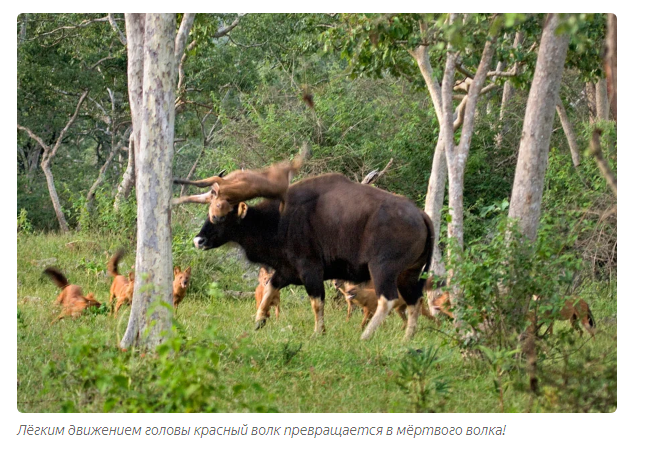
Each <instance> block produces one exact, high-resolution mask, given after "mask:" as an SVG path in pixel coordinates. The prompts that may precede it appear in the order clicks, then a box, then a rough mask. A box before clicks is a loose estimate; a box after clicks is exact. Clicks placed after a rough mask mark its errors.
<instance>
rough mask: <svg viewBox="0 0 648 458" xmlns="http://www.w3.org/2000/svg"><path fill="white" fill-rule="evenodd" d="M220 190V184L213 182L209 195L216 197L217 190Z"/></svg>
mask: <svg viewBox="0 0 648 458" xmlns="http://www.w3.org/2000/svg"><path fill="white" fill-rule="evenodd" d="M219 191H220V186H219V185H218V183H214V184H213V185H212V187H211V195H212V196H214V197H218V192H219Z"/></svg>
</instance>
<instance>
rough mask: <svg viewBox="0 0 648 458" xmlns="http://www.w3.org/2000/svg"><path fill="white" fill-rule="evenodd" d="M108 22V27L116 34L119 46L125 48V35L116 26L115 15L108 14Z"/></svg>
mask: <svg viewBox="0 0 648 458" xmlns="http://www.w3.org/2000/svg"><path fill="white" fill-rule="evenodd" d="M108 22H110V26H111V27H112V29H113V30H114V31H115V33H116V34H117V37H118V38H119V41H121V44H123V45H124V46H126V43H127V42H126V35H124V33H123V32H122V31H121V30H120V29H119V27H118V26H117V21H116V20H115V13H108Z"/></svg>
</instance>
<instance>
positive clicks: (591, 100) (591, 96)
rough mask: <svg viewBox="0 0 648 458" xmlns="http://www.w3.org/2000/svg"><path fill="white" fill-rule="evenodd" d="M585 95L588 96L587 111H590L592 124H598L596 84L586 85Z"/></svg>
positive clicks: (589, 83)
mask: <svg viewBox="0 0 648 458" xmlns="http://www.w3.org/2000/svg"><path fill="white" fill-rule="evenodd" d="M585 95H586V96H587V109H588V111H589V121H590V124H595V123H596V85H595V84H594V83H592V82H591V81H590V82H587V83H585Z"/></svg>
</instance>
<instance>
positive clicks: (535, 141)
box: [509, 14, 569, 240]
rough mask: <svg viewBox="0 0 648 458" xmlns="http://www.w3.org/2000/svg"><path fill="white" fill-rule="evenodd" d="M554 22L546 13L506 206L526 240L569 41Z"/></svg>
mask: <svg viewBox="0 0 648 458" xmlns="http://www.w3.org/2000/svg"><path fill="white" fill-rule="evenodd" d="M557 25H558V16H557V15H555V14H550V15H549V17H548V18H547V22H546V24H545V27H544V30H543V32H542V39H541V42H540V48H539V50H538V59H537V63H536V69H535V73H534V75H533V81H532V83H531V90H530V91H529V99H528V102H527V108H526V112H525V115H524V124H523V128H522V139H521V141H520V150H519V154H518V162H517V167H516V169H515V180H514V182H513V191H512V195H511V206H510V208H509V217H510V218H515V219H518V220H519V221H520V229H521V230H522V233H523V234H524V235H526V237H527V238H528V239H529V240H535V238H536V235H537V231H538V222H539V221H540V205H541V203H542V190H543V186H544V176H545V172H546V170H547V162H548V154H549V140H550V139H551V130H552V127H553V121H554V116H555V112H556V104H557V102H558V93H559V90H560V81H561V79H562V73H563V68H564V66H565V56H566V54H567V45H568V43H569V36H568V35H567V34H562V35H559V36H557V35H556V27H557Z"/></svg>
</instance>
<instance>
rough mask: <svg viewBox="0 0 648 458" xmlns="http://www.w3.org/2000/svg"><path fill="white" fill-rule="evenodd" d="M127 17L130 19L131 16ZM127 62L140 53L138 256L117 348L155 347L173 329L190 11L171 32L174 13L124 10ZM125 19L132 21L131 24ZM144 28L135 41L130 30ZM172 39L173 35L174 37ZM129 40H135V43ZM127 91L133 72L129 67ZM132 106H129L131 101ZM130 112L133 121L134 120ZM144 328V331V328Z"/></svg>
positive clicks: (138, 84)
mask: <svg viewBox="0 0 648 458" xmlns="http://www.w3.org/2000/svg"><path fill="white" fill-rule="evenodd" d="M129 16H130V18H129ZM126 17H127V20H126V33H127V39H128V52H129V65H130V62H131V59H130V53H131V51H134V52H135V53H137V54H138V55H143V57H144V62H143V64H144V65H143V72H142V80H141V82H135V81H133V88H140V87H141V88H142V99H141V101H140V105H139V106H140V107H141V109H142V110H141V113H140V114H139V115H140V116H141V118H140V119H139V120H138V121H139V128H140V132H139V134H140V135H139V137H140V144H139V149H136V154H135V161H136V175H137V185H136V192H137V255H136V259H135V292H134V294H133V305H132V307H131V314H130V319H129V322H128V328H127V329H126V333H125V335H124V337H123V339H122V341H121V344H120V345H121V347H122V348H127V347H130V346H132V345H139V346H144V347H146V348H148V349H153V348H155V347H156V346H157V345H159V344H160V343H161V342H163V341H164V340H165V339H166V338H168V333H169V332H170V331H171V316H172V312H171V310H172V309H171V306H170V304H172V302H173V286H172V284H173V261H172V257H171V251H172V250H171V184H172V174H171V165H172V161H173V138H174V123H175V110H174V99H175V84H176V78H177V76H178V62H179V60H180V56H181V55H182V53H183V51H184V47H185V44H186V40H187V36H188V33H189V29H190V28H191V24H192V23H193V19H194V14H190V13H187V14H185V15H184V18H183V20H182V24H181V25H180V30H179V32H178V34H177V37H175V15H174V14H147V15H145V16H144V15H135V14H133V15H130V14H127V15H126ZM129 22H130V23H131V26H129ZM136 33H142V34H143V36H140V37H137V39H136V40H134V42H137V43H141V46H142V49H141V51H137V50H135V49H133V47H134V46H131V44H132V42H131V38H134V39H135V37H134V36H133V34H136ZM174 38H175V39H174ZM134 42H133V43H134ZM128 73H129V75H128V76H129V92H130V89H131V78H132V77H135V76H136V74H135V73H131V69H130V68H129V72H128ZM131 107H132V105H131ZM135 118H136V114H135V112H133V125H134V126H135V124H136V119H135ZM145 331H146V332H145Z"/></svg>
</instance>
